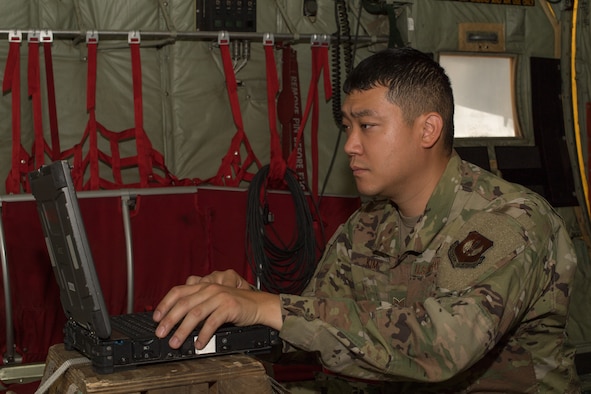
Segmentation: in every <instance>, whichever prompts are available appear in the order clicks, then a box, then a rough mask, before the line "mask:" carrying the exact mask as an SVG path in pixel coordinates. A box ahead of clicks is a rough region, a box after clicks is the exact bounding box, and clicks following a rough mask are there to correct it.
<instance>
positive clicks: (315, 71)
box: [287, 34, 332, 199]
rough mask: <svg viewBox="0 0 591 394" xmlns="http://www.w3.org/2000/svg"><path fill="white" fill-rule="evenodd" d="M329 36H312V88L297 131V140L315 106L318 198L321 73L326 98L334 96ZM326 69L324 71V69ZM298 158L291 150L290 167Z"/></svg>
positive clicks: (314, 184)
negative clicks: (319, 87) (319, 81)
mask: <svg viewBox="0 0 591 394" xmlns="http://www.w3.org/2000/svg"><path fill="white" fill-rule="evenodd" d="M328 40H329V39H328V36H327V35H323V36H318V35H316V34H315V35H313V36H312V48H311V50H312V77H311V79H310V88H309V89H308V98H307V100H306V108H305V110H304V115H303V117H302V124H301V125H300V128H299V130H298V133H297V137H296V146H297V142H299V141H300V139H301V138H302V134H303V131H304V128H305V126H306V122H307V120H308V116H309V114H310V109H312V107H313V112H312V125H311V129H312V130H311V136H312V141H311V145H312V190H311V193H312V196H313V197H314V198H315V199H316V198H317V197H318V119H319V113H320V108H319V106H318V80H319V79H320V74H324V96H325V99H326V100H330V98H331V97H332V87H331V85H330V74H329V70H330V69H329V65H328V42H329V41H328ZM323 70H324V73H322V71H323ZM296 158H297V152H296V150H293V151H292V152H291V155H290V156H289V159H288V161H287V165H288V166H289V168H294V166H295V163H296Z"/></svg>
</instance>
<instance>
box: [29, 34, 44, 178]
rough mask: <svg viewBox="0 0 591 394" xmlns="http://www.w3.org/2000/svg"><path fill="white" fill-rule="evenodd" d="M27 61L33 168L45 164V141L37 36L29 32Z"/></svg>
mask: <svg viewBox="0 0 591 394" xmlns="http://www.w3.org/2000/svg"><path fill="white" fill-rule="evenodd" d="M28 43H29V44H28V47H29V61H28V63H27V71H28V72H27V74H28V75H27V77H28V84H29V92H28V93H29V97H30V98H31V103H32V105H33V132H34V135H35V139H34V142H33V149H32V152H31V155H32V156H33V157H34V160H35V161H34V164H33V166H34V167H36V168H37V167H40V166H42V165H43V164H45V139H44V138H43V113H42V109H41V70H40V64H39V34H38V33H37V32H29V35H28Z"/></svg>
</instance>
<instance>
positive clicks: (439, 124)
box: [421, 112, 443, 149]
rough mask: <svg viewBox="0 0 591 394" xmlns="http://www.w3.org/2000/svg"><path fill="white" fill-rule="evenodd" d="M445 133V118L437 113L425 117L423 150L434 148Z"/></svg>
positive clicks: (422, 138) (422, 140)
mask: <svg viewBox="0 0 591 394" xmlns="http://www.w3.org/2000/svg"><path fill="white" fill-rule="evenodd" d="M442 132H443V118H442V117H441V115H439V114H438V113H437V112H429V113H427V114H424V115H423V134H422V137H421V142H422V146H423V148H427V149H428V148H432V147H433V146H435V144H436V143H437V141H439V139H440V138H441V135H442Z"/></svg>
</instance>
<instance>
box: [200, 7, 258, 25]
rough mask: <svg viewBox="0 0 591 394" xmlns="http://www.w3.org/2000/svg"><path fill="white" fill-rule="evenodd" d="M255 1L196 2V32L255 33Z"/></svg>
mask: <svg viewBox="0 0 591 394" xmlns="http://www.w3.org/2000/svg"><path fill="white" fill-rule="evenodd" d="M256 14H257V12H256V0H196V22H197V23H196V26H197V30H198V31H221V30H225V31H240V32H256V28H257V24H256Z"/></svg>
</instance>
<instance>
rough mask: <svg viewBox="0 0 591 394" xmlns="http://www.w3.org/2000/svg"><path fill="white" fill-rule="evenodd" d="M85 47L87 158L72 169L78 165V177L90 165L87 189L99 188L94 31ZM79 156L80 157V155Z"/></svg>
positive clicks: (95, 41) (95, 39)
mask: <svg viewBox="0 0 591 394" xmlns="http://www.w3.org/2000/svg"><path fill="white" fill-rule="evenodd" d="M86 47H87V50H88V73H87V75H86V110H87V111H88V123H87V124H86V130H84V137H83V141H84V139H85V138H86V137H88V143H89V147H88V158H87V159H84V161H83V162H80V163H78V166H76V165H74V170H75V169H76V167H78V171H79V172H76V175H79V176H80V178H82V177H83V175H84V169H85V168H86V164H87V163H88V165H89V166H90V178H89V179H88V182H87V183H86V184H85V185H84V186H83V187H84V189H87V190H96V189H98V188H99V183H100V180H99V166H98V164H99V163H98V131H97V122H96V69H97V60H98V59H97V51H98V35H97V34H96V33H89V35H88V36H87V39H86ZM79 157H82V156H81V155H80V156H79Z"/></svg>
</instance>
